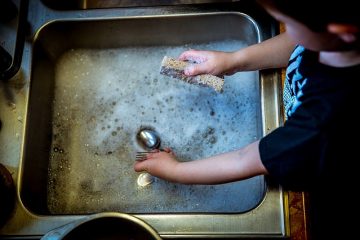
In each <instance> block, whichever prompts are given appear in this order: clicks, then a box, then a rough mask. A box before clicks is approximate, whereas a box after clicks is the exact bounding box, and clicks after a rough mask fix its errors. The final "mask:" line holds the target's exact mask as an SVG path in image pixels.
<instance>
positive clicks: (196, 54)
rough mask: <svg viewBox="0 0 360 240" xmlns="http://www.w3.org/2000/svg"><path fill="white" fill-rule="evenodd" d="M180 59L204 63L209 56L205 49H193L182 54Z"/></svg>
mask: <svg viewBox="0 0 360 240" xmlns="http://www.w3.org/2000/svg"><path fill="white" fill-rule="evenodd" d="M178 59H179V60H182V61H192V62H195V63H202V62H205V61H206V60H207V57H206V54H205V52H204V51H198V50H193V49H191V50H188V51H185V52H183V53H182V54H180V56H179V57H178Z"/></svg>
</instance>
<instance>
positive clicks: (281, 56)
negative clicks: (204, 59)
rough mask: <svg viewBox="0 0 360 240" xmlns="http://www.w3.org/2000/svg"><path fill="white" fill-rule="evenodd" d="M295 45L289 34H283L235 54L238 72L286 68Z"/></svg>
mask: <svg viewBox="0 0 360 240" xmlns="http://www.w3.org/2000/svg"><path fill="white" fill-rule="evenodd" d="M294 47H295V44H294V43H293V42H292V40H291V39H290V37H289V36H288V34H287V33H286V32H285V33H282V34H280V35H278V36H275V37H273V38H271V39H268V40H266V41H264V42H261V43H259V44H255V45H252V46H249V47H247V48H243V49H241V50H239V51H237V52H234V53H233V59H234V61H233V62H234V63H235V64H238V65H237V66H236V67H234V68H235V69H237V71H253V70H260V69H269V68H283V67H286V66H287V64H288V61H289V57H290V54H291V52H292V51H293V49H294Z"/></svg>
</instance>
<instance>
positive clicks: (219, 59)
mask: <svg viewBox="0 0 360 240" xmlns="http://www.w3.org/2000/svg"><path fill="white" fill-rule="evenodd" d="M294 47H295V44H294V43H293V42H292V40H291V39H290V37H289V36H288V34H287V33H286V32H285V33H282V34H280V35H277V36H275V37H273V38H271V39H268V40H266V41H264V42H261V43H259V44H255V45H252V46H249V47H246V48H243V49H240V50H238V51H236V52H220V51H197V50H189V51H185V52H183V53H182V54H181V55H180V56H179V59H180V60H191V61H195V62H197V63H198V64H193V65H191V66H190V67H188V68H187V69H185V74H186V75H198V74H203V73H209V74H213V75H222V74H228V75H230V74H233V73H235V72H239V71H253V70H260V69H268V68H282V67H286V66H287V63H288V60H289V57H290V54H291V52H292V51H293V49H294Z"/></svg>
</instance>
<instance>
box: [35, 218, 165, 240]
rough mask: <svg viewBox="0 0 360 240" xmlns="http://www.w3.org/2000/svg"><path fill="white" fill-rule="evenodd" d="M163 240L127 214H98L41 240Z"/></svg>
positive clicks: (148, 227)
mask: <svg viewBox="0 0 360 240" xmlns="http://www.w3.org/2000/svg"><path fill="white" fill-rule="evenodd" d="M53 239H59V240H60V239H61V240H79V239H87V240H100V239H101V240H115V239H116V240H161V238H160V236H159V235H158V233H157V232H156V231H155V230H154V229H153V228H152V227H151V226H150V225H148V224H147V223H145V222H144V221H142V220H140V219H138V218H136V217H134V216H132V215H129V214H125V213H112V212H111V213H98V214H93V215H90V216H89V217H86V218H85V219H81V220H78V221H75V222H71V223H69V224H67V225H65V226H62V227H60V228H57V229H54V230H52V231H50V232H48V233H47V234H45V235H44V236H43V237H42V238H41V240H53Z"/></svg>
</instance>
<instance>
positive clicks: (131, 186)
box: [3, 10, 285, 237]
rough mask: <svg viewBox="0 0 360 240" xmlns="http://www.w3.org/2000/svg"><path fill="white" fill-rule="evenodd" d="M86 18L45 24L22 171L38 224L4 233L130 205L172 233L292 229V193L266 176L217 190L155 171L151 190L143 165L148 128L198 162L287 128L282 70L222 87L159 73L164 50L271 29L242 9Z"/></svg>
mask: <svg viewBox="0 0 360 240" xmlns="http://www.w3.org/2000/svg"><path fill="white" fill-rule="evenodd" d="M119 12H121V11H119ZM91 13H93V14H94V17H89V16H90V15H91ZM99 13H102V12H99ZM128 13H129V12H125V14H128ZM130 13H131V12H130ZM56 14H59V16H60V15H61V14H62V13H58V12H57V13H56ZM88 14H89V15H87V16H86V17H84V18H78V19H77V18H69V17H68V15H67V13H66V14H64V16H67V17H68V18H66V17H64V18H63V19H60V18H59V19H53V20H48V21H47V22H46V23H45V24H42V25H41V24H38V25H39V26H41V27H39V29H38V31H37V33H36V35H35V37H34V42H33V45H32V51H31V64H29V65H30V66H31V79H30V86H29V96H28V100H27V111H26V119H25V128H24V137H23V143H22V155H21V162H20V168H19V175H18V179H17V181H18V183H19V184H18V193H19V196H18V197H19V202H20V204H19V206H21V210H22V211H24V212H25V213H21V214H22V215H25V216H27V217H28V219H31V220H27V221H28V222H31V224H28V225H27V226H24V227H22V228H21V230H20V233H19V231H18V232H15V233H14V231H13V229H15V228H16V227H12V226H13V225H10V227H8V228H6V229H5V230H3V231H4V232H6V233H9V234H15V235H19V234H29V235H34V236H35V235H36V236H39V235H43V234H44V233H46V232H47V231H49V230H51V229H53V228H55V227H59V226H61V225H63V224H66V223H68V222H69V221H72V220H76V219H79V218H81V217H83V216H86V215H88V214H92V213H98V212H124V213H129V214H134V215H135V216H137V217H139V218H141V219H143V220H145V221H146V222H147V223H149V224H150V225H151V226H152V227H154V228H155V229H156V230H157V231H158V232H159V234H160V235H161V236H162V237H186V236H195V237H199V236H202V237H204V236H215V235H216V236H219V237H229V236H230V237H234V236H245V237H246V236H252V237H254V236H260V237H264V236H268V235H272V236H276V237H279V236H280V237H282V236H285V230H284V213H283V205H282V204H283V198H282V191H281V189H280V188H279V186H277V185H275V186H274V185H271V184H269V183H268V181H267V180H266V179H265V178H264V177H263V176H258V177H253V178H250V179H247V180H244V181H239V182H235V183H228V184H221V185H214V186H205V185H200V186H191V185H181V184H174V183H170V182H167V181H164V180H161V179H158V178H154V177H152V178H151V181H150V184H148V185H145V186H144V185H142V184H140V183H139V180H141V179H140V177H141V176H143V175H142V174H140V173H136V172H135V171H134V170H133V164H134V161H135V154H136V152H137V151H143V150H144V149H143V147H142V145H141V144H140V143H139V142H138V141H137V137H136V136H137V134H138V133H139V131H141V130H142V129H150V130H152V131H155V132H156V134H157V135H158V136H159V138H160V140H161V147H171V148H172V149H173V150H174V152H175V153H176V155H177V157H178V158H179V159H180V160H181V161H196V160H197V159H200V158H204V157H207V156H212V155H214V154H219V153H222V152H226V151H230V150H234V149H236V148H239V147H242V146H244V145H246V144H248V143H250V142H253V141H254V140H256V139H259V138H260V137H262V136H263V135H264V134H266V133H267V132H269V131H271V130H272V129H273V128H274V127H276V126H278V123H279V112H278V102H277V100H278V92H277V91H278V85H277V84H278V79H279V78H278V77H279V76H278V75H277V73H276V72H275V71H254V72H243V73H237V74H235V75H233V76H226V77H225V84H224V91H223V92H222V93H217V92H215V91H214V90H213V89H211V88H206V87H201V86H196V85H191V84H187V83H184V82H182V81H179V80H177V79H173V78H170V77H167V76H164V75H161V74H160V73H159V70H160V64H161V60H162V59H163V57H164V56H170V57H175V58H176V57H177V56H178V55H179V54H180V53H181V52H182V51H184V50H186V49H190V48H195V49H211V50H222V51H233V50H236V49H239V48H243V47H246V46H248V45H251V44H255V43H258V42H260V41H262V40H263V39H264V34H265V36H266V37H269V35H271V34H272V33H271V32H270V31H267V32H266V33H263V32H261V31H260V30H264V29H265V28H264V29H261V28H260V27H259V25H258V22H256V21H255V20H254V19H253V18H251V17H249V16H248V15H246V14H243V13H240V12H202V13H197V12H193V13H183V14H167V15H164V14H162V15H151V14H150V15H143V16H126V15H125V16H118V17H108V18H99V17H98V15H97V14H98V13H97V12H96V10H94V12H89V13H88ZM266 26H267V25H266ZM150 177H151V176H150ZM19 214H20V213H19ZM259 219H261V221H262V223H261V224H259V223H258V221H259ZM19 221H20V222H21V223H25V222H26V221H23V220H19ZM14 224H15V226H19V224H18V222H16V221H15V223H14Z"/></svg>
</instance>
